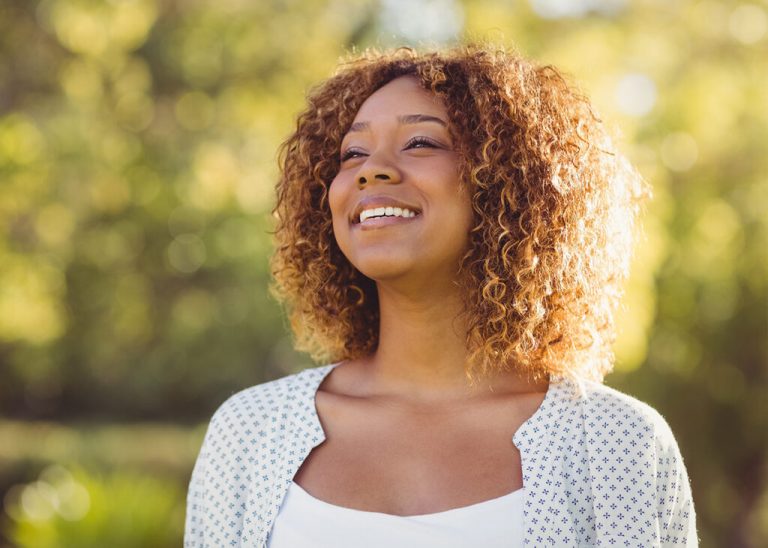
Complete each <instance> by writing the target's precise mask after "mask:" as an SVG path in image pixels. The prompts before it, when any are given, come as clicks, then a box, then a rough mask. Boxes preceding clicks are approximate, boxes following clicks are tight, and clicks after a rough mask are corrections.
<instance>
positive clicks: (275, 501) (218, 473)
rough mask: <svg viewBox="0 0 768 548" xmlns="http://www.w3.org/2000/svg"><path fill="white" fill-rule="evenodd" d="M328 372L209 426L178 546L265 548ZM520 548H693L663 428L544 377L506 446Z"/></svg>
mask: <svg viewBox="0 0 768 548" xmlns="http://www.w3.org/2000/svg"><path fill="white" fill-rule="evenodd" d="M335 365H336V364H332V365H325V366H322V367H315V368H311V369H306V370H304V371H302V372H300V373H296V374H294V375H290V376H287V377H283V378H280V379H277V380H275V381H272V382H268V383H264V384H260V385H257V386H254V387H251V388H248V389H246V390H243V391H242V392H239V393H237V394H235V395H234V396H232V397H231V398H229V399H228V400H227V401H226V402H225V403H224V404H223V405H222V406H221V407H220V408H219V409H218V410H217V411H216V413H215V414H214V416H213V418H212V419H211V422H210V425H209V427H208V432H207V433H206V436H205V440H204V441H203V446H202V448H201V450H200V455H199V456H198V458H197V462H196V464H195V468H194V471H193V472H192V479H191V481H190V485H189V492H188V495H187V516H186V527H185V533H184V546H185V547H186V548H197V547H228V546H242V547H258V548H264V547H266V545H267V539H268V537H269V534H270V532H271V530H272V526H273V524H274V522H275V518H276V517H277V513H278V510H279V509H280V506H281V504H282V502H283V498H284V497H285V494H286V492H287V491H288V487H289V486H290V484H291V480H292V479H293V476H294V475H295V474H296V472H297V471H298V469H299V467H300V466H301V464H302V462H304V459H305V458H306V457H307V455H309V453H310V451H312V449H313V448H314V447H316V446H317V445H319V444H320V443H322V442H323V441H324V440H325V433H324V432H323V429H322V426H321V424H320V420H319V418H318V416H317V409H316V407H315V394H316V392H317V389H318V387H319V386H320V383H321V382H322V381H323V379H324V378H325V376H326V375H327V374H328V373H329V372H330V371H331V370H332V369H333V367H334V366H335ZM513 441H514V444H515V446H516V447H517V448H518V449H519V450H520V455H521V460H522V467H523V486H524V488H525V506H524V508H525V509H524V518H523V519H524V531H525V545H528V546H537V547H538V546H557V547H584V546H625V547H643V548H648V547H662V546H663V547H667V546H688V547H690V546H698V538H697V535H696V514H695V511H694V507H693V500H692V497H691V489H690V484H689V480H688V475H687V472H686V469H685V465H684V464H683V458H682V456H681V455H680V450H679V448H678V446H677V442H676V441H675V438H674V436H673V435H672V432H671V430H670V429H669V426H668V425H667V423H666V421H665V420H664V418H663V417H662V416H661V415H660V414H659V413H658V412H657V411H655V410H654V409H653V408H651V407H650V406H648V405H647V404H645V403H643V402H640V401H639V400H637V399H635V398H632V397H631V396H628V395H626V394H623V393H621V392H619V391H617V390H614V389H612V388H609V387H607V386H604V385H602V384H599V383H594V382H588V381H587V382H582V383H575V382H574V381H572V380H568V379H564V378H561V377H555V378H552V379H551V380H550V384H549V389H548V391H547V394H546V396H545V397H544V401H543V402H542V403H541V406H540V407H539V409H538V410H537V411H536V412H535V413H534V414H533V416H531V417H530V418H529V419H528V420H527V421H526V422H525V423H523V425H522V426H520V428H519V429H518V431H517V432H516V433H515V435H514V437H513Z"/></svg>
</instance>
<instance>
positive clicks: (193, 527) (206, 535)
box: [184, 397, 246, 548]
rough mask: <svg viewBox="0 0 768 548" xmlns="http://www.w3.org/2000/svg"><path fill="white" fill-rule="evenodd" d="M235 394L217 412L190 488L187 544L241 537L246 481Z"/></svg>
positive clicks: (193, 547)
mask: <svg viewBox="0 0 768 548" xmlns="http://www.w3.org/2000/svg"><path fill="white" fill-rule="evenodd" d="M238 424H239V413H238V408H237V407H236V406H235V398H234V397H233V398H231V399H230V400H228V401H227V402H225V403H224V404H223V405H222V406H221V407H220V408H219V409H218V410H217V411H216V413H214V415H213V418H211V421H210V423H209V425H208V430H207V431H206V434H205V438H204V439H203V444H202V447H201V448H200V453H199V454H198V457H197V460H196V461H195V466H194V469H193V471H192V477H191V479H190V482H189V489H188V491H187V513H186V518H185V525H184V548H203V547H213V546H228V545H229V544H230V543H231V542H232V541H233V540H235V539H239V534H238V531H239V529H240V522H241V520H242V511H243V505H244V502H245V501H244V499H245V494H246V493H245V492H246V485H245V482H244V481H243V478H242V470H243V455H242V454H241V450H240V447H239V445H240V444H239V443H238V437H239V434H238Z"/></svg>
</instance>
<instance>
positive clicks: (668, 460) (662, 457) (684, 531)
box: [656, 421, 699, 548]
mask: <svg viewBox="0 0 768 548" xmlns="http://www.w3.org/2000/svg"><path fill="white" fill-rule="evenodd" d="M659 426H660V429H659V431H658V432H657V435H656V502H657V506H656V508H657V518H658V521H657V523H658V524H659V529H660V530H659V532H658V533H659V538H660V539H661V546H662V547H663V548H667V547H672V546H685V547H698V545H699V539H698V535H697V533H696V511H695V509H694V506H693V496H692V494H691V485H690V481H689V479H688V472H687V471H686V468H685V464H684V463H683V457H682V454H681V453H680V449H679V447H678V445H677V441H676V440H675V438H674V436H673V435H672V431H671V430H670V429H669V426H668V425H667V423H666V422H665V421H661V422H660V423H659Z"/></svg>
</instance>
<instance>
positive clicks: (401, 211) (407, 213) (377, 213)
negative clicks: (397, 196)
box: [360, 207, 416, 223]
mask: <svg viewBox="0 0 768 548" xmlns="http://www.w3.org/2000/svg"><path fill="white" fill-rule="evenodd" d="M415 216H416V213H415V212H413V211H411V210H410V209H406V208H400V207H377V208H373V209H365V210H363V212H362V213H361V214H360V222H361V223H362V222H363V221H365V220H366V219H370V218H371V217H405V218H409V217H415Z"/></svg>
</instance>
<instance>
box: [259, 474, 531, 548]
mask: <svg viewBox="0 0 768 548" xmlns="http://www.w3.org/2000/svg"><path fill="white" fill-rule="evenodd" d="M523 493H524V491H523V489H518V490H517V491H514V492H512V493H509V494H507V495H503V496H501V497H498V498H495V499H491V500H486V501H483V502H478V503H476V504H471V505H469V506H463V507H461V508H454V509H451V510H445V511H443V512H437V513H434V514H421V515H417V516H395V515H392V514H384V513H381V512H368V511H365V510H355V509H353V508H346V507H344V506H337V505H335V504H331V503H329V502H325V501H322V500H319V499H316V498H315V497H313V496H312V495H310V494H309V493H308V492H306V491H305V490H304V489H302V487H301V486H300V485H299V484H298V483H296V482H291V485H290V487H289V488H288V492H287V494H286V496H285V499H284V500H283V504H282V505H281V506H280V511H279V512H278V514H277V518H276V519H275V523H274V526H273V528H272V533H271V534H270V537H269V542H268V544H267V545H268V546H269V548H310V547H311V548H360V546H365V547H366V548H392V547H393V546H397V547H398V548H400V547H402V548H409V547H414V548H415V547H418V548H438V547H439V548H477V547H478V546H483V547H484V548H500V547H502V546H503V547H504V548H510V547H515V546H522V545H523V501H524V496H523Z"/></svg>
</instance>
